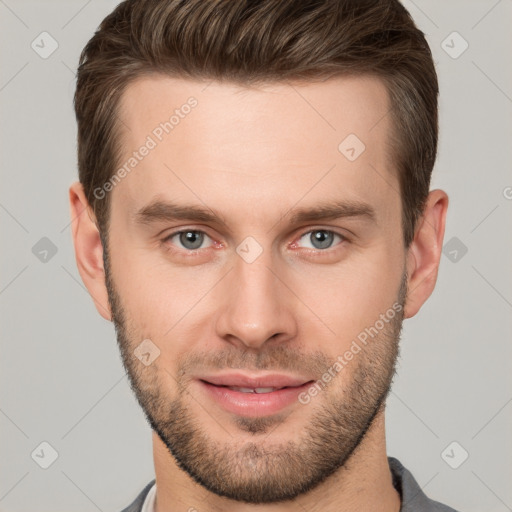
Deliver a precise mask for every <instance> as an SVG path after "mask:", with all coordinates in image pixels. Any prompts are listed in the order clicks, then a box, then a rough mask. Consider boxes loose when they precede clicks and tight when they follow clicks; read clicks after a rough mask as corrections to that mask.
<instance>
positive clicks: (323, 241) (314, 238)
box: [301, 229, 342, 249]
mask: <svg viewBox="0 0 512 512" xmlns="http://www.w3.org/2000/svg"><path fill="white" fill-rule="evenodd" d="M335 237H338V238H339V239H340V240H342V237H341V235H338V234H337V233H334V232H333V231H328V230H326V229H315V230H314V231H309V232H308V233H304V235H302V236H301V240H303V239H305V241H306V243H309V244H311V245H310V246H309V247H308V246H306V247H308V248H310V249H329V248H330V247H331V245H332V244H333V241H334V239H335Z"/></svg>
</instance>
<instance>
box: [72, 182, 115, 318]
mask: <svg viewBox="0 0 512 512" xmlns="http://www.w3.org/2000/svg"><path fill="white" fill-rule="evenodd" d="M69 203H70V208H71V219H72V220H71V229H72V234H73V243H74V246H75V258H76V263H77V267H78V271H79V272H80V276H81V277H82V281H83V282H84V284H85V286H86V287H87V290H89V294H90V295H91V297H92V300H93V301H94V305H95V306H96V309H97V310H98V313H99V314H100V315H101V316H102V317H103V318H105V320H109V321H111V320H112V314H111V311H110V304H109V301H108V293H107V287H106V286H105V270H104V268H103V245H102V243H101V238H100V233H99V230H98V227H97V224H96V217H95V215H94V213H93V211H92V208H91V206H90V205H89V203H88V201H87V198H86V196H85V193H84V189H83V186H82V184H81V183H79V182H76V183H73V184H72V185H71V187H70V188H69Z"/></svg>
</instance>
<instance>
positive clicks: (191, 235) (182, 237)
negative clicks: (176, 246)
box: [174, 230, 205, 251]
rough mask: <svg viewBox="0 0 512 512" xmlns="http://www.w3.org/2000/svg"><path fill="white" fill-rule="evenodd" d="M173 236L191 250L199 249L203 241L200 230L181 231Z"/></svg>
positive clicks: (202, 234)
mask: <svg viewBox="0 0 512 512" xmlns="http://www.w3.org/2000/svg"><path fill="white" fill-rule="evenodd" d="M174 236H177V237H179V242H180V244H181V245H182V246H183V247H184V248H185V249H189V250H191V251H193V250H195V249H199V248H200V247H201V245H202V244H203V242H204V236H205V234H204V233H202V232H201V231H192V230H191V231H182V232H181V233H176V234H175V235H174Z"/></svg>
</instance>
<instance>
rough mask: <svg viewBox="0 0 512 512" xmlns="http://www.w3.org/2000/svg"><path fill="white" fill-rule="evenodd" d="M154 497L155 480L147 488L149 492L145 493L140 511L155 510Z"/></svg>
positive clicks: (150, 511) (149, 511)
mask: <svg viewBox="0 0 512 512" xmlns="http://www.w3.org/2000/svg"><path fill="white" fill-rule="evenodd" d="M155 498H156V482H155V483H154V484H153V487H151V489H149V492H148V493H147V495H146V499H145V500H144V503H143V505H142V509H141V512H155Z"/></svg>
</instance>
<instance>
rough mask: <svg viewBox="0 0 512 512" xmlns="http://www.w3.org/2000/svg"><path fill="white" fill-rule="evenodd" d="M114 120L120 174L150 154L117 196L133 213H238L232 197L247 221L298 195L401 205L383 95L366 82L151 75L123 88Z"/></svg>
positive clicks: (373, 83)
mask: <svg viewBox="0 0 512 512" xmlns="http://www.w3.org/2000/svg"><path fill="white" fill-rule="evenodd" d="M118 115H119V119H120V121H121V122H120V123H119V125H120V127H121V142H122V148H123V158H122V162H119V166H120V167H121V165H123V164H126V163H127V162H128V160H129V159H130V158H132V159H133V152H139V153H140V151H139V149H141V148H142V146H147V147H150V148H151V149H150V150H148V151H144V153H145V155H144V156H143V157H142V158H141V157H140V155H138V157H137V158H138V160H137V162H136V165H134V167H133V170H132V169H129V171H130V172H129V176H128V177H127V178H126V179H123V181H122V182H121V183H120V184H119V186H117V187H116V188H115V190H114V196H116V197H117V198H119V201H122V202H123V203H125V204H127V206H128V207H129V208H131V209H132V210H134V209H139V208H140V207H141V206H143V205H144V204H146V203H148V202H149V201H150V200H152V199H153V198H154V197H155V196H156V195H158V196H166V195H167V196H168V197H170V198H172V199H174V200H175V199H176V198H177V197H180V196H181V195H183V196H186V199H187V203H190V200H194V202H196V203H199V201H198V199H201V198H208V199H209V201H210V202H212V203H216V204H219V202H222V203H225V201H226V198H227V197H228V196H229V195H230V197H231V200H230V204H232V205H233V208H235V205H234V204H235V203H237V198H235V197H233V192H239V193H240V194H242V193H243V194H244V197H242V198H238V200H240V204H239V205H238V206H242V204H244V205H245V206H246V207H247V205H248V204H251V205H252V211H255V207H257V206H258V205H262V207H263V205H265V207H266V208H267V209H268V206H269V205H271V204H275V201H276V199H279V198H280V199H281V201H282V203H283V209H286V208H284V207H285V206H286V205H288V203H290V205H291V203H292V202H293V200H298V199H299V198H300V197H301V196H304V195H308V198H305V199H306V201H307V200H308V199H309V200H311V201H314V198H315V196H316V195H318V196H320V195H321V196H323V197H325V196H326V195H327V196H329V197H328V198H329V199H337V198H339V196H340V195H341V196H343V197H344V198H346V199H348V200H359V199H365V198H366V199H367V200H369V201H371V202H372V203H374V204H376V209H378V208H379V204H380V205H381V206H382V207H383V208H385V207H386V204H387V203H389V202H390V201H394V202H396V201H397V200H398V201H399V198H398V197H397V196H396V194H397V189H398V184H397V183H398V181H397V180H396V177H395V172H394V171H393V166H392V162H391V161H390V159H389V158H388V153H389V148H388V138H389V130H390V129H391V121H390V116H389V99H388V94H387V91H386V88H385V86H384V84H383V83H382V82H381V81H380V80H378V79H376V78H373V77H369V76H364V77H362V76H359V77H338V78H331V79H329V80H325V81H323V82H309V83H305V82H302V83H299V82H295V83H272V84H266V85H264V86H258V87H245V86H240V85H236V84H233V83H219V82H216V81H213V82H200V81H192V80H184V79H179V78H170V77H164V76H160V75H154V76H150V77H145V78H141V79H138V80H136V81H135V82H133V83H132V84H130V85H129V86H128V87H127V89H126V90H125V92H124V94H123V96H122V98H121V101H120V105H119V110H118ZM127 174H128V173H127ZM226 191H228V195H226ZM285 198H289V199H285ZM207 202H208V201H207ZM285 203H286V204H285ZM290 205H288V206H290ZM239 211H240V210H239Z"/></svg>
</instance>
